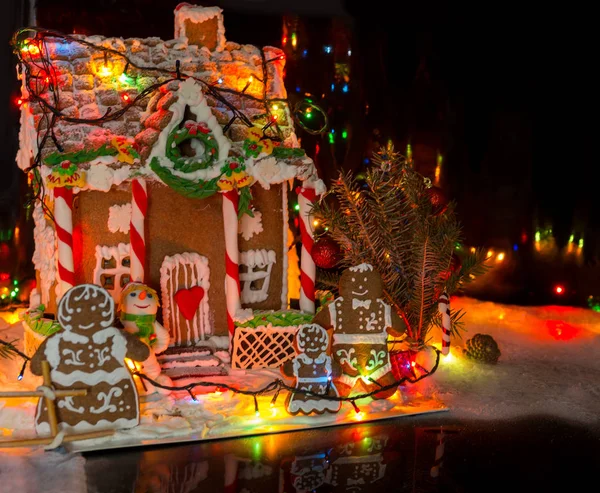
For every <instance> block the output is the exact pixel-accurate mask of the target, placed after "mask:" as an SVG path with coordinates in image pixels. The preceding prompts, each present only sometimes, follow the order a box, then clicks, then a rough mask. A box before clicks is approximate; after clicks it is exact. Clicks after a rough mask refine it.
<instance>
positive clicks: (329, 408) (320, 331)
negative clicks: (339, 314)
mask: <svg viewBox="0 0 600 493" xmlns="http://www.w3.org/2000/svg"><path fill="white" fill-rule="evenodd" d="M294 347H295V349H296V356H294V358H293V359H292V360H289V361H287V362H286V363H285V364H284V365H283V366H282V367H281V371H282V373H283V375H285V376H287V377H292V378H293V379H294V384H293V385H294V387H296V388H297V389H301V390H309V391H311V392H315V393H317V394H321V395H329V396H335V397H337V396H338V395H339V394H338V392H337V389H336V388H335V385H334V384H333V381H332V380H333V373H334V372H333V367H334V364H333V362H332V359H331V356H329V355H328V354H327V351H328V349H329V335H328V334H327V331H326V330H325V329H324V328H323V327H321V326H319V325H316V324H310V325H301V326H300V328H299V329H298V332H296V335H295V337H294ZM327 389H329V390H327ZM341 405H342V403H341V401H334V400H328V399H320V398H319V397H317V396H314V395H308V394H304V393H300V392H298V393H290V394H289V395H288V398H287V400H286V409H287V411H288V412H289V413H290V414H292V415H296V414H298V413H302V414H311V413H316V414H323V413H324V412H330V413H337V412H338V411H339V410H340V407H341Z"/></svg>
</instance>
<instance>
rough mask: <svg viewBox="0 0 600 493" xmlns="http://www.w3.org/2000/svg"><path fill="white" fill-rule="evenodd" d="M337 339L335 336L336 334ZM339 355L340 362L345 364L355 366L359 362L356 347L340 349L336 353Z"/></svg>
mask: <svg viewBox="0 0 600 493" xmlns="http://www.w3.org/2000/svg"><path fill="white" fill-rule="evenodd" d="M334 339H335V336H334ZM335 354H336V355H337V356H339V357H340V364H342V365H343V364H345V363H347V364H348V365H350V366H352V367H354V365H356V363H357V361H358V360H357V359H356V358H355V357H353V356H354V348H350V349H338V350H337V351H336V353H335Z"/></svg>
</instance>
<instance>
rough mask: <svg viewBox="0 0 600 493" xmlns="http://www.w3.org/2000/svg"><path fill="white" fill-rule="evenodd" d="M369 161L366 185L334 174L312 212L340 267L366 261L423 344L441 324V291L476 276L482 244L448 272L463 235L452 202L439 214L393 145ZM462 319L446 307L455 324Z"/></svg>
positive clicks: (424, 184) (455, 288) (411, 332)
mask: <svg viewBox="0 0 600 493" xmlns="http://www.w3.org/2000/svg"><path fill="white" fill-rule="evenodd" d="M373 162H374V163H375V165H376V166H374V167H373V168H371V169H370V170H369V171H368V172H367V173H366V180H365V184H364V186H361V185H359V183H358V182H357V180H356V178H355V177H354V176H353V175H352V174H351V173H347V174H340V176H339V178H338V180H337V181H336V182H335V183H333V185H332V186H331V189H330V190H329V192H328V193H327V194H326V195H325V197H324V198H323V199H322V200H321V201H320V202H319V203H317V204H316V205H315V207H314V211H313V212H314V213H315V215H316V216H317V217H318V218H319V219H320V220H321V223H322V225H323V226H324V227H325V228H327V229H328V232H329V233H330V234H331V235H332V237H333V238H334V239H335V240H336V241H337V242H338V243H339V244H340V246H341V250H342V255H343V259H342V261H341V266H342V267H349V266H352V265H357V264H360V263H362V262H368V263H370V264H372V265H373V266H374V267H375V268H376V269H377V270H378V271H379V273H380V274H381V276H382V279H383V284H384V296H385V299H386V301H387V302H388V303H390V304H391V305H392V306H393V307H394V308H395V310H396V311H397V312H398V313H399V314H400V315H403V316H404V319H405V320H407V321H408V325H409V328H408V332H409V335H410V336H411V337H412V338H413V339H415V340H416V341H419V342H423V341H426V340H427V333H428V331H429V329H430V328H431V326H432V325H435V324H436V323H439V313H438V299H439V296H440V294H441V293H442V292H446V293H448V294H449V295H452V294H454V293H456V292H458V291H459V290H460V289H461V287H462V286H463V285H464V284H466V283H467V282H469V281H471V280H472V279H474V278H475V277H477V276H478V275H481V274H482V273H483V272H484V271H485V266H484V261H485V257H484V254H483V252H482V251H480V250H478V251H476V252H475V253H473V254H469V255H466V256H465V257H464V258H463V259H462V265H461V268H460V269H459V270H458V271H457V272H453V271H452V269H451V265H452V254H453V253H454V251H455V245H456V244H457V243H459V242H460V241H461V229H460V224H459V222H458V220H457V218H456V215H455V212H454V204H449V205H448V207H447V209H446V210H445V212H443V213H440V212H439V211H438V210H436V209H435V206H434V204H432V203H431V200H430V198H429V196H428V194H427V193H426V191H427V187H428V183H427V180H426V179H425V178H424V177H423V176H422V175H420V174H419V173H417V172H416V171H415V170H414V169H413V168H412V167H411V166H409V165H407V163H406V160H405V159H404V158H403V157H402V156H400V155H399V154H398V153H396V152H394V149H393V147H387V148H384V149H382V150H381V151H380V152H379V153H378V154H376V155H375V156H374V159H373ZM326 281H327V284H331V279H327V280H326ZM461 317H462V312H451V320H452V321H453V322H454V323H455V324H456V326H455V328H454V329H455V330H457V329H458V327H459V326H460V318H461Z"/></svg>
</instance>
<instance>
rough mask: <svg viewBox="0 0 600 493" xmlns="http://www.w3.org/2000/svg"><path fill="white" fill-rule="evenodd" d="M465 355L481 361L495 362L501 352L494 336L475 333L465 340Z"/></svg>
mask: <svg viewBox="0 0 600 493" xmlns="http://www.w3.org/2000/svg"><path fill="white" fill-rule="evenodd" d="M465 354H466V355H467V357H469V358H471V359H473V360H475V361H479V362H481V363H491V364H495V363H497V362H498V358H500V355H501V354H502V353H501V352H500V349H499V348H498V344H497V343H496V341H495V340H494V338H493V337H492V336H490V335H487V334H475V335H474V336H473V337H472V338H471V339H469V340H468V341H467V349H466V351H465Z"/></svg>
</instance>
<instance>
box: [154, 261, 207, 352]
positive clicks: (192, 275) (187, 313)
mask: <svg viewBox="0 0 600 493" xmlns="http://www.w3.org/2000/svg"><path fill="white" fill-rule="evenodd" d="M209 278H210V268H209V267H208V259H207V258H206V257H203V256H202V255H199V254H197V253H192V252H185V253H178V254H176V255H167V256H166V257H165V258H164V260H163V263H162V266H161V268H160V288H161V294H162V310H163V324H164V326H165V327H166V328H167V330H168V331H169V333H170V335H171V346H195V345H197V344H198V343H199V342H200V341H203V340H205V339H207V338H208V337H209V336H210V335H211V334H212V326H211V320H210V316H209V305H208V288H209V287H210V282H209Z"/></svg>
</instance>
